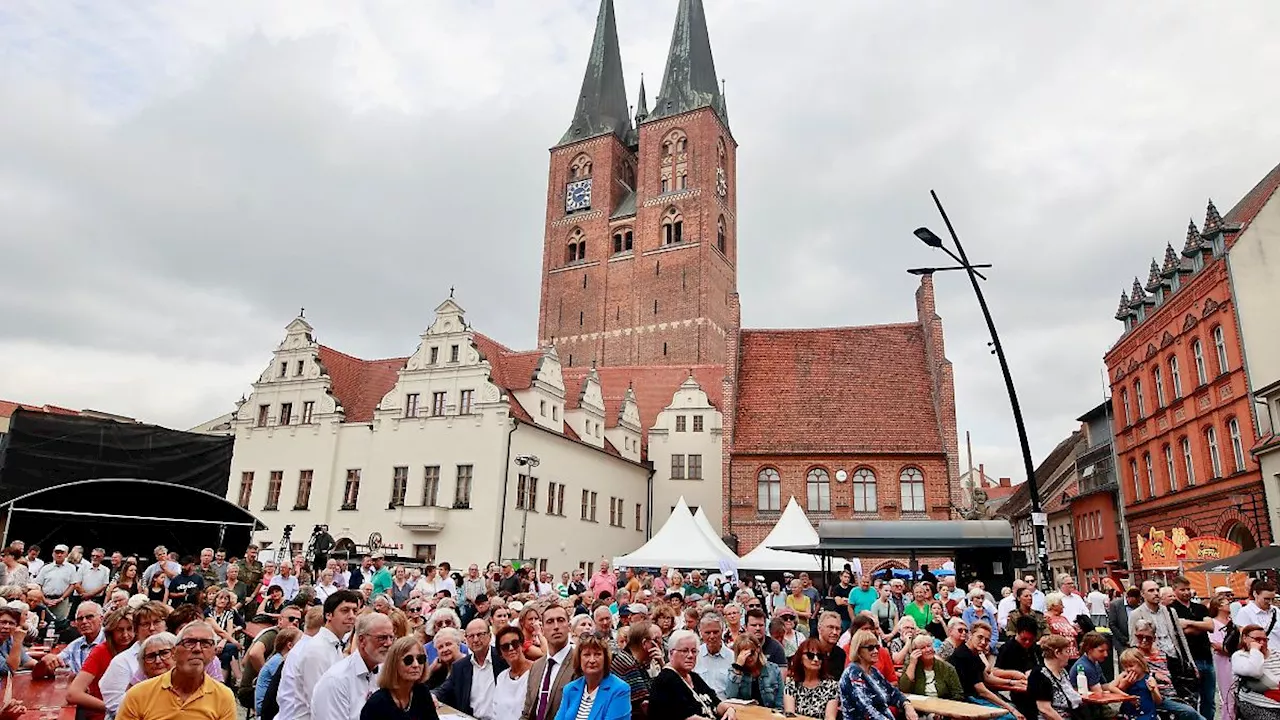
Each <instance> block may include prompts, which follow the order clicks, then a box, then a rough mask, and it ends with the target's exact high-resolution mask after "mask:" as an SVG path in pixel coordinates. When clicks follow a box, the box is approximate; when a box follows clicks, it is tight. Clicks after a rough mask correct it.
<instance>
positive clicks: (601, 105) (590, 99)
mask: <svg viewBox="0 0 1280 720" xmlns="http://www.w3.org/2000/svg"><path fill="white" fill-rule="evenodd" d="M628 110H629V108H628V107H627V89H626V87H625V86H624V85H623V81H622V55H621V53H619V52H618V28H617V25H616V24H615V23H614V18H613V0H600V14H599V15H597V16H596V34H595V39H594V40H592V42H591V57H589V58H588V59H587V72H586V74H584V75H583V77H582V92H581V93H579V95H578V109H577V110H576V111H575V112H574V113H573V122H572V123H570V124H569V129H568V131H566V132H565V134H564V137H562V138H560V144H562V145H563V144H565V143H569V142H574V141H576V140H585V139H586V138H589V137H595V136H596V135H603V134H605V133H613V134H614V135H617V136H618V137H619V138H621V139H622V140H623V141H624V142H625V141H626V139H627V136H628V134H629V133H630V131H631V118H630V117H629V115H630V113H629V112H628Z"/></svg>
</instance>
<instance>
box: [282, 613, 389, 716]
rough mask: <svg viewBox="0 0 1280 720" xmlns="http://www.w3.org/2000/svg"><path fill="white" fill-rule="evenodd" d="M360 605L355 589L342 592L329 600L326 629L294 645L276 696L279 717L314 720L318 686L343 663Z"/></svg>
mask: <svg viewBox="0 0 1280 720" xmlns="http://www.w3.org/2000/svg"><path fill="white" fill-rule="evenodd" d="M359 606H360V595H359V593H356V592H354V591H352V590H338V591H337V592H335V593H333V594H332V595H330V596H329V597H328V598H327V599H325V601H324V620H325V624H324V627H322V628H320V630H319V632H317V633H316V634H315V636H314V637H312V638H311V639H309V640H307V641H305V642H300V643H298V644H297V645H296V646H294V648H293V650H292V651H291V652H290V653H289V655H288V656H287V657H286V658H285V661H284V667H282V668H281V669H280V690H279V692H278V693H277V694H276V697H277V702H278V703H279V705H280V713H279V715H278V717H280V718H282V719H284V718H287V719H288V720H311V699H312V695H313V694H314V693H315V689H316V684H317V683H318V682H319V681H320V677H321V676H322V675H324V674H325V673H326V672H328V670H329V668H331V667H333V666H334V665H336V664H337V663H338V661H340V660H342V638H343V637H345V636H346V634H347V633H349V632H351V628H353V627H355V624H356V608H358V607H359ZM383 652H384V654H385V652H386V651H385V650H384V651H383ZM361 707H363V703H362V704H361Z"/></svg>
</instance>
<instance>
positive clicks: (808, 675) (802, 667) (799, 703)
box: [782, 638, 840, 720]
mask: <svg viewBox="0 0 1280 720" xmlns="http://www.w3.org/2000/svg"><path fill="white" fill-rule="evenodd" d="M787 667H788V670H789V674H788V675H787V682H786V684H785V685H784V687H783V694H782V709H783V710H784V711H786V712H788V713H796V714H797V715H804V716H806V717H812V718H822V719H823V720H836V718H837V716H838V715H839V713H840V686H839V685H838V684H837V683H836V681H835V678H833V677H831V673H830V670H829V668H828V667H827V663H826V654H825V653H823V652H822V645H821V644H820V643H819V642H818V641H817V640H816V639H814V638H810V639H808V640H805V641H804V642H803V643H800V649H799V650H796V654H795V655H794V656H792V658H791V663H790V664H789V665H788V666H787Z"/></svg>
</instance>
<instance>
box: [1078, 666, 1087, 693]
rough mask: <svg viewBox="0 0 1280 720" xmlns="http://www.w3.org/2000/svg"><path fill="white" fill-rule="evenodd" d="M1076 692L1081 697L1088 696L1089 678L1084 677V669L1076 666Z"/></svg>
mask: <svg viewBox="0 0 1280 720" xmlns="http://www.w3.org/2000/svg"><path fill="white" fill-rule="evenodd" d="M1076 692H1078V693H1080V694H1081V695H1082V696H1083V695H1088V694H1089V678H1087V677H1085V674H1084V668H1083V667H1081V666H1079V665H1077V666H1076Z"/></svg>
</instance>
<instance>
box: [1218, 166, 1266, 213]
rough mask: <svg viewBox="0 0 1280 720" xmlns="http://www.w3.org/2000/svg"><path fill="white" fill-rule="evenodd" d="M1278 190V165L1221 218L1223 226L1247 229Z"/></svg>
mask: <svg viewBox="0 0 1280 720" xmlns="http://www.w3.org/2000/svg"><path fill="white" fill-rule="evenodd" d="M1277 189H1280V165H1276V166H1275V167H1274V168H1271V172H1269V173H1267V175H1266V177H1264V178H1262V180H1260V181H1258V184H1257V185H1254V186H1253V189H1251V190H1250V191H1249V192H1247V193H1245V196H1244V197H1242V198H1240V202H1237V203H1236V204H1235V207H1233V208H1231V210H1229V211H1228V212H1227V214H1226V216H1225V217H1223V218H1222V221H1223V223H1224V224H1227V225H1240V226H1241V227H1242V228H1243V227H1247V226H1248V225H1249V223H1250V222H1252V221H1253V219H1254V218H1255V217H1257V215H1258V213H1259V212H1261V211H1262V206H1263V205H1266V204H1267V200H1269V199H1271V196H1272V195H1274V194H1275V192H1276V190H1277Z"/></svg>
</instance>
